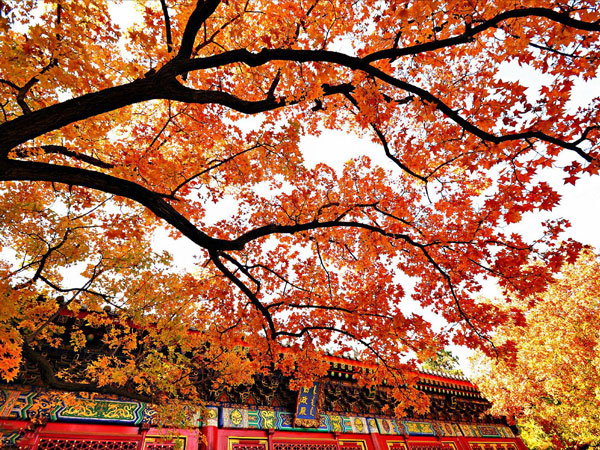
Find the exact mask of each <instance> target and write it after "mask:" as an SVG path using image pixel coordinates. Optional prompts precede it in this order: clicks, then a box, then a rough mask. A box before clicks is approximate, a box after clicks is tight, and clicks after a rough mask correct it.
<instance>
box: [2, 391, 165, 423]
mask: <svg viewBox="0 0 600 450" xmlns="http://www.w3.org/2000/svg"><path fill="white" fill-rule="evenodd" d="M0 401H2V403H0V417H2V418H7V419H23V420H32V419H47V420H51V421H53V422H59V421H62V420H68V421H71V422H72V421H82V422H104V423H116V424H127V425H139V424H141V423H151V422H152V418H153V417H154V416H155V415H156V411H154V410H153V409H151V408H149V407H148V406H147V405H146V404H144V403H140V402H134V401H127V400H119V399H108V398H94V399H90V398H85V397H83V396H72V397H71V398H69V400H68V401H66V400H65V399H64V398H63V397H61V396H60V395H59V394H56V393H54V392H52V391H37V390H29V391H20V390H3V391H2V395H1V396H0Z"/></svg>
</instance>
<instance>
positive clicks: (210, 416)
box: [204, 406, 219, 427]
mask: <svg viewBox="0 0 600 450" xmlns="http://www.w3.org/2000/svg"><path fill="white" fill-rule="evenodd" d="M204 421H205V422H206V426H208V427H218V426H219V408H217V407H216V406H209V407H208V408H206V411H205V413H204Z"/></svg>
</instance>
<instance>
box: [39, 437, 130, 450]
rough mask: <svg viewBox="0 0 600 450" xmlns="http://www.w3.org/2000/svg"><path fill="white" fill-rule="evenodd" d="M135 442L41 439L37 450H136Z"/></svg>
mask: <svg viewBox="0 0 600 450" xmlns="http://www.w3.org/2000/svg"><path fill="white" fill-rule="evenodd" d="M138 448H139V442H137V441H118V440H99V439H84V438H81V439H63V438H41V439H40V440H39V442H38V446H37V450H137V449H138Z"/></svg>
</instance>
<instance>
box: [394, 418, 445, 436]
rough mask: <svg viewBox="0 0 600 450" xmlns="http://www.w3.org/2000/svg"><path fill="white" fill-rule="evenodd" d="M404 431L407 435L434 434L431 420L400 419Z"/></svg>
mask: <svg viewBox="0 0 600 450" xmlns="http://www.w3.org/2000/svg"><path fill="white" fill-rule="evenodd" d="M402 425H403V426H404V430H405V433H404V434H407V435H409V436H436V435H437V434H439V433H436V430H435V427H434V425H433V423H432V422H415V421H409V420H405V421H402Z"/></svg>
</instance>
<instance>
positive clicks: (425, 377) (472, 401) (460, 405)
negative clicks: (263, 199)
mask: <svg viewBox="0 0 600 450" xmlns="http://www.w3.org/2000/svg"><path fill="white" fill-rule="evenodd" d="M329 359H330V360H331V370H330V372H329V376H328V379H327V380H325V381H323V382H321V383H317V384H315V385H314V386H313V387H312V388H310V389H303V390H301V391H300V392H292V391H290V390H289V388H288V387H287V386H288V383H287V381H288V380H286V379H284V377H281V376H275V375H273V376H269V377H261V378H257V379H256V383H255V384H254V385H253V386H247V387H241V388H239V389H237V390H235V391H233V392H230V393H229V394H224V393H219V392H210V391H208V394H207V397H208V398H207V401H208V409H207V411H206V414H205V415H206V417H207V419H205V423H202V424H201V423H200V422H198V426H197V427H196V428H192V429H186V430H177V429H175V430H164V429H161V430H159V429H156V428H154V427H153V425H154V421H153V418H154V415H155V411H154V410H153V409H152V408H151V406H149V405H147V404H144V403H141V402H136V401H131V400H127V399H119V398H114V397H113V398H108V397H107V398H102V397H98V396H95V397H94V398H93V399H92V398H89V397H81V399H80V400H79V401H77V402H74V403H73V404H64V403H63V404H58V405H57V404H56V403H54V402H50V401H48V394H49V392H48V391H45V390H43V389H41V388H33V387H27V386H3V387H2V388H1V389H0V431H1V433H2V439H3V440H2V446H3V447H2V448H10V447H14V448H27V449H32V450H33V449H35V450H49V449H61V450H73V449H97V450H137V449H140V450H142V449H148V450H150V449H176V448H181V449H184V450H192V449H193V450H197V449H200V448H202V449H204V450H446V449H447V450H524V449H525V446H524V445H523V443H522V442H521V440H520V439H519V438H518V437H516V436H515V434H514V430H513V429H511V428H510V427H509V426H507V424H506V423H505V421H504V420H502V419H498V418H493V417H490V416H487V415H486V414H485V411H486V410H487V409H488V408H489V406H490V405H489V403H488V402H487V401H486V400H485V399H484V398H482V396H481V394H480V393H479V392H478V390H477V388H476V387H475V386H474V385H473V384H472V383H470V382H469V381H468V380H467V379H465V378H463V377H460V376H452V375H447V374H441V373H434V372H427V371H424V372H422V373H421V374H420V382H419V389H421V390H422V391H424V392H425V393H427V395H428V396H429V397H430V400H431V410H430V412H429V414H428V415H427V416H424V417H419V418H407V419H404V420H398V419H395V418H394V417H393V416H391V415H390V414H389V413H386V408H385V405H386V403H387V402H388V401H389V399H388V398H387V397H386V390H385V389H378V390H366V389H360V388H358V387H357V385H356V383H355V382H354V377H355V374H356V372H357V371H359V370H363V368H362V367H360V365H359V364H358V363H357V362H355V361H353V360H351V359H343V358H333V357H329ZM202 435H203V436H205V440H204V441H203V439H202V438H201V436H202Z"/></svg>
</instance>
